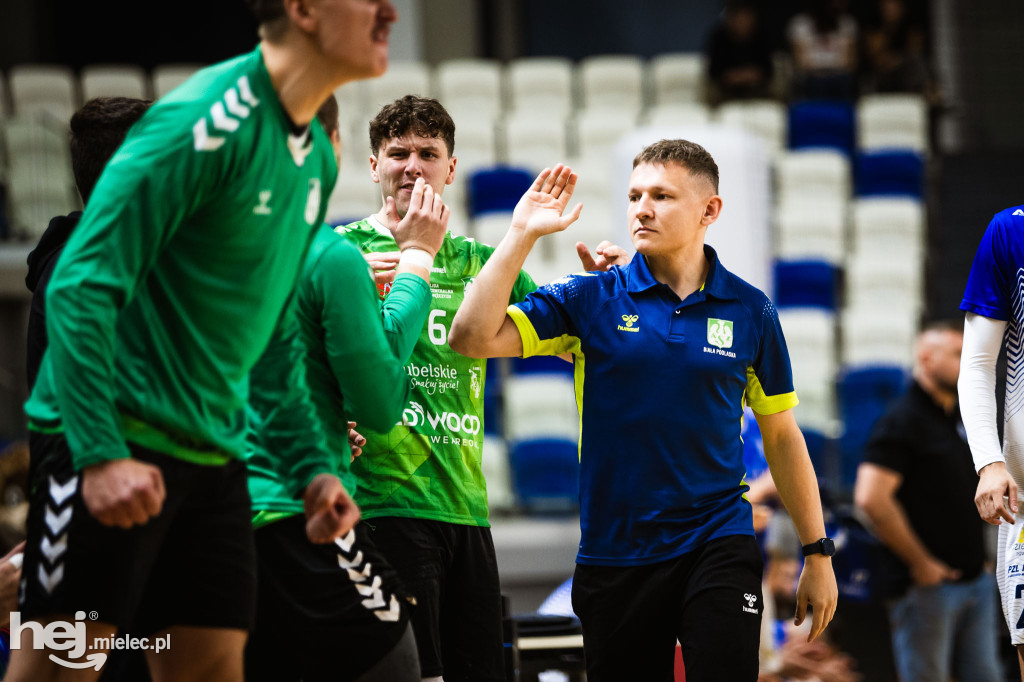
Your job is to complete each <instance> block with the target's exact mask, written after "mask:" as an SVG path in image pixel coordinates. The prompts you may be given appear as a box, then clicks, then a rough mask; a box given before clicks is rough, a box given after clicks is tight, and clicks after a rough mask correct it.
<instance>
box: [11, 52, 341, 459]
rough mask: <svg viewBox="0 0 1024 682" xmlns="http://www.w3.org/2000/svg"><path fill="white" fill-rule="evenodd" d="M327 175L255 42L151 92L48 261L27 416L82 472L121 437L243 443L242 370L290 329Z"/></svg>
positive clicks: (323, 151) (119, 446)
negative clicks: (160, 94) (42, 342)
mask: <svg viewBox="0 0 1024 682" xmlns="http://www.w3.org/2000/svg"><path fill="white" fill-rule="evenodd" d="M336 177H337V164H336V162H335V159H334V155H333V152H332V149H331V145H330V142H329V140H328V139H327V136H326V135H325V134H324V132H323V129H322V128H321V127H320V124H319V123H318V122H316V121H315V120H314V121H313V123H312V125H311V126H310V129H309V131H308V132H306V133H304V134H303V135H302V136H296V135H294V134H293V133H292V132H291V127H290V122H289V120H288V117H287V115H286V114H285V112H284V110H283V109H282V107H281V105H280V103H279V102H278V99H277V94H276V92H275V91H274V88H273V86H272V84H271V81H270V77H269V75H268V73H267V70H266V67H265V65H264V63H263V58H262V53H261V51H260V49H259V48H257V49H256V50H254V51H253V52H251V53H249V54H247V55H243V56H241V57H237V58H235V59H233V60H230V61H227V62H223V63H221V64H218V65H215V66H212V67H210V68H207V69H204V70H202V71H200V72H199V73H197V74H196V75H195V76H194V77H193V78H191V79H190V80H189V81H187V82H186V83H185V84H183V85H182V86H181V87H179V88H178V89H176V90H174V91H173V92H172V93H170V94H169V95H167V96H166V97H164V98H163V99H161V100H160V101H159V102H157V103H156V104H154V105H153V106H152V107H151V108H150V109H149V111H148V112H147V113H146V114H145V116H143V118H142V119H141V120H140V121H139V122H138V123H137V124H136V125H135V126H134V127H133V128H132V130H131V131H130V133H129V134H128V136H127V138H126V140H125V142H124V144H123V145H122V147H121V148H120V149H119V150H118V151H117V153H116V154H115V155H114V157H113V158H112V159H111V161H110V163H109V164H108V165H107V167H106V169H105V170H104V172H103V174H102V176H101V178H100V180H99V182H98V184H97V185H96V188H95V190H94V192H93V194H92V196H91V197H90V199H89V205H88V206H87V207H86V209H85V214H84V215H83V217H82V220H81V223H80V224H79V225H78V227H77V228H76V229H75V232H74V234H73V235H72V236H71V239H70V240H69V241H68V243H67V246H66V247H65V249H64V252H63V254H62V255H61V259H60V262H59V263H58V265H57V267H56V269H55V270H54V273H53V279H52V281H51V283H50V287H49V289H48V292H47V312H48V316H47V317H48V323H49V328H48V330H49V336H50V346H49V350H48V352H47V355H46V357H45V358H44V360H43V364H42V368H41V371H40V375H39V380H38V382H37V384H36V387H35V390H34V391H33V393H32V396H31V397H30V398H29V401H28V403H27V405H26V411H27V412H28V416H29V419H30V422H31V426H32V428H33V429H35V430H42V431H60V430H63V431H64V432H65V433H66V436H67V440H68V443H69V445H70V448H71V452H72V456H73V458H74V463H75V466H76V468H79V469H80V468H82V467H84V466H87V465H89V464H93V463H96V462H101V461H105V460H110V459H117V458H125V457H128V456H129V451H128V448H127V445H126V442H125V441H126V440H127V441H131V442H135V443H138V444H140V445H143V446H145V447H149V448H152V449H155V450H158V451H161V452H164V453H166V454H169V455H172V456H175V457H179V458H183V459H187V460H190V461H195V462H198V463H203V464H218V463H223V462H225V461H227V460H228V459H229V458H232V457H238V456H240V455H241V454H242V451H243V443H244V439H245V409H244V408H245V402H246V398H247V395H248V390H249V383H248V382H249V370H250V369H251V368H252V366H253V365H254V364H255V363H256V361H257V359H258V358H259V357H260V354H261V353H262V352H263V350H264V348H266V346H267V343H268V341H269V340H270V338H271V334H272V332H273V330H274V329H275V328H276V327H278V326H287V325H284V324H281V325H279V323H283V322H284V321H283V320H282V311H284V309H285V307H286V305H285V304H286V302H287V301H288V299H289V297H290V296H291V294H292V290H293V288H294V286H295V281H296V278H297V277H298V274H299V271H300V269H301V267H302V263H303V259H304V256H305V253H306V250H307V248H308V247H309V244H310V241H311V240H312V238H313V232H314V230H315V229H316V228H318V227H319V226H320V225H321V223H322V222H323V217H324V214H325V213H326V208H327V198H328V197H329V196H330V194H331V189H332V188H333V187H334V182H335V179H336ZM307 407H308V409H306V410H305V412H304V414H305V417H304V418H305V419H306V423H307V428H309V429H313V430H315V431H317V432H319V426H318V425H317V424H316V423H315V420H314V415H313V413H312V409H311V406H307ZM315 440H317V439H312V440H310V443H311V444H312V446H313V447H316V444H315V443H314V442H313V441H315ZM322 442H323V438H322V436H320V437H319V443H320V444H321V445H320V446H319V447H321V448H322Z"/></svg>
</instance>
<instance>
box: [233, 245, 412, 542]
mask: <svg viewBox="0 0 1024 682" xmlns="http://www.w3.org/2000/svg"><path fill="white" fill-rule="evenodd" d="M430 303H431V300H430V287H428V286H427V283H426V282H425V281H424V280H423V279H422V278H420V277H417V276H416V275H412V274H408V273H402V274H399V275H398V276H397V277H396V278H395V282H394V286H393V287H392V289H391V295H390V296H388V299H387V301H386V302H385V303H384V305H383V306H382V305H381V302H380V298H379V297H378V296H377V290H376V288H375V287H374V284H373V274H372V272H371V270H370V268H369V266H368V265H367V264H366V260H365V259H364V258H363V254H362V253H360V251H359V249H357V248H356V247H355V245H354V244H353V243H352V242H351V241H350V240H349V239H346V238H345V237H344V236H343V235H339V234H336V233H335V232H334V230H332V229H331V228H330V226H328V225H322V226H320V229H319V230H318V231H317V233H316V238H315V239H314V240H313V245H312V246H311V247H310V249H309V253H308V254H307V255H306V263H305V266H304V267H303V270H302V275H301V276H300V277H299V283H298V285H297V287H296V289H295V299H294V305H295V310H296V313H297V314H296V316H295V317H296V319H297V324H296V325H295V326H294V328H293V329H292V334H293V335H297V336H298V338H299V339H300V340H301V344H299V349H298V352H296V347H295V346H294V345H293V344H291V343H289V341H290V339H289V338H288V337H287V335H286V334H284V333H282V334H278V335H275V337H274V339H272V340H271V343H270V346H269V347H268V348H267V350H266V352H264V354H263V357H261V358H260V360H259V362H257V363H256V366H255V367H254V368H253V370H252V373H251V375H250V376H251V385H250V392H249V433H248V442H247V447H246V464H247V466H248V467H249V497H251V498H252V508H253V511H254V512H256V514H255V519H254V525H255V526H256V527H259V526H261V525H263V523H265V522H269V521H270V520H273V519H278V518H281V517H282V516H287V515H291V514H301V513H302V500H298V499H296V498H295V497H294V495H293V494H292V491H293V490H296V489H300V488H301V487H302V486H303V485H305V484H306V483H308V480H306V481H303V480H301V479H300V480H292V478H291V477H292V475H293V471H296V470H297V471H298V472H299V473H300V474H303V475H305V474H306V472H308V471H309V470H310V468H311V467H309V466H302V464H301V462H302V460H303V455H302V454H301V453H297V454H295V455H292V456H286V457H282V454H285V455H287V454H288V453H289V452H290V451H291V450H292V449H293V448H294V443H295V442H296V441H300V442H301V440H302V439H303V438H304V437H306V435H307V434H303V433H301V432H296V431H295V430H294V427H295V423H296V420H295V419H292V418H289V416H288V415H289V412H290V411H292V410H293V409H294V407H293V406H297V405H301V403H302V400H303V398H304V397H305V396H304V395H303V394H300V393H299V391H301V390H302V386H303V384H302V383H301V382H299V381H290V382H287V383H285V384H284V387H285V388H286V390H285V391H282V383H281V382H280V380H279V377H282V376H288V375H290V374H291V373H294V372H303V373H304V374H305V382H306V385H308V394H309V399H310V400H311V401H312V404H313V407H314V408H315V409H316V412H317V415H318V416H319V418H320V419H319V421H320V423H321V424H323V434H324V436H325V437H326V440H327V449H328V450H329V451H330V453H331V456H332V459H334V461H335V466H336V469H335V471H334V473H335V474H337V476H338V478H340V479H341V482H342V483H343V484H344V485H345V489H346V490H348V491H349V492H350V493H354V492H355V490H356V483H355V477H354V475H353V474H352V472H351V469H350V464H349V462H350V460H351V450H350V449H349V444H348V422H349V421H350V420H351V421H355V422H357V423H358V427H357V428H358V430H359V431H360V432H361V433H365V431H366V429H372V428H376V429H378V430H382V431H386V430H387V429H389V428H390V427H391V425H392V424H394V423H395V420H397V419H400V418H401V415H402V410H403V409H404V408H405V406H406V404H407V403H408V400H409V377H408V376H407V375H406V373H405V363H406V361H407V360H408V359H409V355H410V354H411V353H412V350H413V347H414V346H415V344H416V340H417V339H418V338H419V333H420V329H422V328H423V322H424V320H426V317H427V311H428V309H429V307H430ZM303 393H304V392H303ZM306 456H307V457H308V456H309V455H306ZM282 460H283V461H284V462H287V463H289V464H288V466H284V465H283V464H282Z"/></svg>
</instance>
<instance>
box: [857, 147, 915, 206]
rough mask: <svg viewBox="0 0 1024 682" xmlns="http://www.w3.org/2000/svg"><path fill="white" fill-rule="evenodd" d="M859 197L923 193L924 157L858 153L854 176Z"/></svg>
mask: <svg viewBox="0 0 1024 682" xmlns="http://www.w3.org/2000/svg"><path fill="white" fill-rule="evenodd" d="M854 182H855V185H856V192H857V195H858V196H861V197H869V196H908V197H915V198H920V197H921V196H922V194H923V193H924V157H922V156H921V155H920V154H918V153H917V152H912V151H882V152H861V153H859V154H858V155H857V161H856V171H855V176H854Z"/></svg>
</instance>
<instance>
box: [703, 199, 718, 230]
mask: <svg viewBox="0 0 1024 682" xmlns="http://www.w3.org/2000/svg"><path fill="white" fill-rule="evenodd" d="M721 214H722V197H720V196H718V195H717V194H715V195H714V196H712V197H710V198H709V199H708V203H707V204H706V205H705V206H704V215H703V216H701V219H700V224H701V225H703V226H704V227H707V226H708V225H710V224H711V223H713V222H715V221H716V220H718V216H720V215H721Z"/></svg>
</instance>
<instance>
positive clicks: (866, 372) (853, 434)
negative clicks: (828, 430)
mask: <svg viewBox="0 0 1024 682" xmlns="http://www.w3.org/2000/svg"><path fill="white" fill-rule="evenodd" d="M906 384H907V373H906V371H905V370H904V369H903V368H901V367H888V366H881V365H877V366H864V367H857V368H847V369H845V370H844V371H842V372H840V375H839V380H838V391H839V416H840V419H841V420H842V422H843V425H844V431H843V436H842V438H841V439H840V443H839V448H840V474H839V475H840V481H839V483H840V486H841V487H842V488H844V489H847V490H851V489H852V488H853V483H854V481H856V480H857V467H858V466H859V465H860V462H861V459H862V458H863V455H864V446H865V445H866V444H867V442H868V438H869V437H870V436H871V429H872V428H874V426H875V422H876V421H878V418H879V417H881V416H882V414H883V413H884V412H885V408H886V406H887V405H888V404H889V403H890V402H891V401H892V400H893V399H894V398H896V397H898V396H899V395H901V394H902V393H903V391H904V390H905V388H906Z"/></svg>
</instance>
